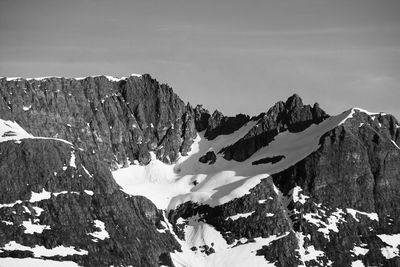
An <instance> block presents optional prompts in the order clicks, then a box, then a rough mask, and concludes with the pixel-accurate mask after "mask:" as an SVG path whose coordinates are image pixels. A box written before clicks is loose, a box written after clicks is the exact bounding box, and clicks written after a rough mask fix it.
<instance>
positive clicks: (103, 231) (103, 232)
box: [88, 220, 110, 242]
mask: <svg viewBox="0 0 400 267" xmlns="http://www.w3.org/2000/svg"><path fill="white" fill-rule="evenodd" d="M94 226H95V227H96V228H97V229H100V231H97V232H93V233H88V235H91V236H93V237H94V238H95V239H92V240H93V241H94V242H97V241H98V240H97V239H100V240H104V239H106V238H110V235H109V234H108V232H107V231H106V226H105V224H104V222H102V221H100V220H94Z"/></svg>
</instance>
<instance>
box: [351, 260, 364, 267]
mask: <svg viewBox="0 0 400 267" xmlns="http://www.w3.org/2000/svg"><path fill="white" fill-rule="evenodd" d="M364 266H365V265H364V263H363V262H362V261H361V260H356V261H353V262H352V263H351V267H364Z"/></svg>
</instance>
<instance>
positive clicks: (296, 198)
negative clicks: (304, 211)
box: [291, 186, 310, 205]
mask: <svg viewBox="0 0 400 267" xmlns="http://www.w3.org/2000/svg"><path fill="white" fill-rule="evenodd" d="M302 191H303V189H302V188H301V187H300V186H295V187H294V188H293V189H292V190H291V195H292V197H293V202H294V203H296V202H299V203H301V204H302V205H304V204H305V203H306V201H307V199H308V198H310V197H308V196H306V195H303V194H302V193H300V192H302Z"/></svg>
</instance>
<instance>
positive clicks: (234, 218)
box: [225, 211, 254, 221]
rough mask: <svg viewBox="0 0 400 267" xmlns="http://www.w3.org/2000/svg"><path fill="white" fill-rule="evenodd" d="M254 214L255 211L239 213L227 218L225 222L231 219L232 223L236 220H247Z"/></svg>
mask: <svg viewBox="0 0 400 267" xmlns="http://www.w3.org/2000/svg"><path fill="white" fill-rule="evenodd" d="M253 213H254V211H252V212H248V213H238V214H236V215H232V216H229V217H227V218H226V219H225V221H227V220H229V219H231V220H232V221H235V220H237V219H239V218H247V217H249V216H251V215H252V214H253Z"/></svg>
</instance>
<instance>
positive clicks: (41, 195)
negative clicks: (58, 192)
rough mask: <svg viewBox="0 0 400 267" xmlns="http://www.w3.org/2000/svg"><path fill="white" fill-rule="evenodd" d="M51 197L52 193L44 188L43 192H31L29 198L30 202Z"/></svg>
mask: <svg viewBox="0 0 400 267" xmlns="http://www.w3.org/2000/svg"><path fill="white" fill-rule="evenodd" d="M50 197H51V193H50V192H48V191H46V190H45V189H44V188H43V189H42V192H40V193H35V192H33V191H32V194H31V199H30V200H29V202H39V201H42V200H45V199H50Z"/></svg>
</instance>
